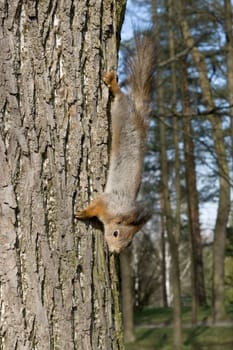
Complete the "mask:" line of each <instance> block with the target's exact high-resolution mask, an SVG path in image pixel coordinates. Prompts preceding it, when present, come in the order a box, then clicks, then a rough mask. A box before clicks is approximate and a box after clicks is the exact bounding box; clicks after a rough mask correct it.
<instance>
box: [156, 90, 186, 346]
mask: <svg viewBox="0 0 233 350" xmlns="http://www.w3.org/2000/svg"><path fill="white" fill-rule="evenodd" d="M162 101H163V87H162V86H160V87H159V89H158V110H159V115H160V119H159V137H160V140H159V142H160V164H161V185H162V189H161V190H162V191H163V198H164V217H165V220H166V230H167V236H168V242H169V249H170V255H171V262H172V267H171V283H172V291H173V308H174V315H173V322H174V328H173V342H174V348H175V349H180V347H181V345H182V342H183V341H182V314H181V288H180V271H179V253H178V244H177V241H176V237H175V235H174V232H173V218H172V210H171V202H170V194H169V187H168V186H169V181H168V164H167V163H168V160H167V154H166V139H165V131H166V129H165V123H164V118H163V116H164V112H163V107H162Z"/></svg>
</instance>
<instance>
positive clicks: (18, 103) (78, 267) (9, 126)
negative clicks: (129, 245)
mask: <svg viewBox="0 0 233 350" xmlns="http://www.w3.org/2000/svg"><path fill="white" fill-rule="evenodd" d="M115 6H116V5H115V2H114V1H111V0H110V1H108V0H106V1H104V0H103V1H97V2H96V1H90V2H88V3H87V2H85V1H82V0H79V1H77V0H74V1H72V0H66V1H62V2H58V1H54V2H52V1H40V2H39V1H35V2H33V1H28V2H23V1H17V0H11V1H9V0H6V1H4V3H2V4H1V18H2V20H1V24H0V30H1V37H0V41H1V51H0V63H1V70H0V74H1V77H0V83H1V95H0V120H1V124H0V163H1V167H0V233H1V236H0V279H1V280H0V286H1V288H0V289H1V292H0V305H1V307H0V315H1V327H0V332H1V333H0V349H1V350H4V349H6V350H9V349H15V350H19V349H20V350H21V349H25V350H26V349H41V350H42V349H43V350H44V349H62V350H63V349H67V350H68V349H69V350H70V349H80V350H83V349H104V350H105V349H123V348H124V346H123V337H122V329H121V314H120V310H119V293H118V287H119V286H118V271H117V264H116V263H117V259H115V258H114V256H110V257H109V255H108V253H107V249H106V245H105V243H104V241H103V234H102V232H101V230H100V229H99V228H94V227H93V226H91V225H90V224H89V223H81V222H76V221H75V220H74V211H75V209H76V207H83V206H84V205H85V204H86V202H87V201H88V200H90V196H94V195H95V194H96V193H97V192H100V191H103V188H104V184H105V178H106V172H107V164H108V155H107V150H108V149H107V148H108V147H107V144H108V130H109V127H108V119H107V116H106V106H107V104H108V89H107V87H104V85H103V83H102V82H101V77H102V73H103V70H108V69H112V68H116V55H117V52H116V47H117V44H116V33H117V31H119V28H120V19H121V17H122V16H121V15H120V14H121V13H122V9H123V8H124V6H123V2H121V3H120V4H119V5H118V9H116V7H115ZM116 14H118V17H117V16H116Z"/></svg>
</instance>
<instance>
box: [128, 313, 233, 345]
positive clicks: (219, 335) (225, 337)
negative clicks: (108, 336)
mask: <svg viewBox="0 0 233 350" xmlns="http://www.w3.org/2000/svg"><path fill="white" fill-rule="evenodd" d="M183 331H184V346H183V347H182V349H180V350H233V309H229V310H228V313H227V319H226V321H224V322H222V323H221V324H219V325H218V326H216V325H213V324H212V322H211V309H210V308H208V307H205V308H203V309H202V310H201V311H200V313H199V315H198V325H197V326H195V327H194V326H192V324H191V308H189V307H184V308H183ZM135 337H136V340H135V342H133V343H129V344H127V345H126V350H139V349H140V350H173V346H172V309H170V308H159V309H155V308H148V309H145V310H143V311H140V312H136V314H135Z"/></svg>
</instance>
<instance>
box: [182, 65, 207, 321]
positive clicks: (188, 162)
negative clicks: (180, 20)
mask: <svg viewBox="0 0 233 350" xmlns="http://www.w3.org/2000/svg"><path fill="white" fill-rule="evenodd" d="M181 69H182V71H181V77H182V87H183V88H182V101H183V113H184V118H183V125H184V149H185V176H186V187H187V199H188V217H189V229H190V237H191V252H192V258H191V264H192V321H193V323H196V321H197V311H198V308H199V306H203V305H205V304H206V294H205V283H204V266H203V258H202V242H201V230H200V223H199V205H198V191H197V180H196V169H195V154H194V142H193V131H192V120H191V107H190V96H189V91H188V81H187V74H186V69H187V67H186V64H185V62H184V64H183V65H181Z"/></svg>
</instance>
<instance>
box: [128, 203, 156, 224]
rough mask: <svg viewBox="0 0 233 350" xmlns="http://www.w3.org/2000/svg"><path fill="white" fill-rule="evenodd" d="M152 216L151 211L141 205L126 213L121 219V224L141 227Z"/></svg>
mask: <svg viewBox="0 0 233 350" xmlns="http://www.w3.org/2000/svg"><path fill="white" fill-rule="evenodd" d="M151 216H152V211H151V210H148V209H146V208H145V206H144V207H142V206H141V205H138V206H137V207H136V208H135V209H133V210H132V211H130V212H128V213H127V214H125V215H124V217H123V218H122V224H125V225H134V226H140V227H142V226H143V225H144V224H145V223H146V222H147V221H148V220H149V219H150V218H151Z"/></svg>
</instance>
